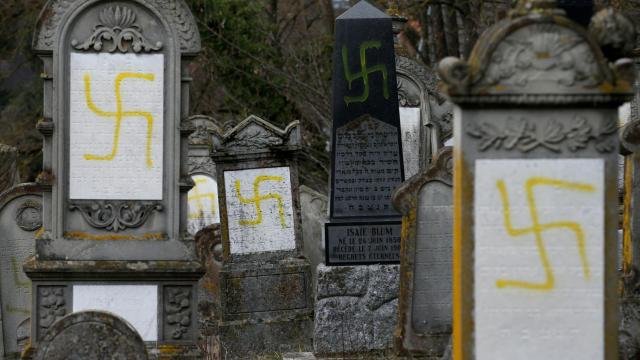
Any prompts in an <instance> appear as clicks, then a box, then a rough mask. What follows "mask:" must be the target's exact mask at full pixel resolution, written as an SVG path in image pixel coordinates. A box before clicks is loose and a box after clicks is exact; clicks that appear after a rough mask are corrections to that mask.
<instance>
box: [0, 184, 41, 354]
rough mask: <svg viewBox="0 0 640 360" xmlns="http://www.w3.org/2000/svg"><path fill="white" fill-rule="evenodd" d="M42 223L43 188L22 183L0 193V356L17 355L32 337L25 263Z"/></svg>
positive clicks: (31, 252)
mask: <svg viewBox="0 0 640 360" xmlns="http://www.w3.org/2000/svg"><path fill="white" fill-rule="evenodd" d="M41 227H42V191H41V190H40V187H39V186H38V185H37V184H34V183H28V184H20V185H16V186H14V187H11V188H10V189H8V190H6V191H4V192H2V193H0V269H1V271H0V306H1V309H0V314H1V315H2V316H0V319H1V321H0V339H1V340H0V358H2V359H17V358H18V357H19V355H20V353H21V352H22V350H23V349H24V346H25V344H26V343H27V342H28V341H29V331H30V324H29V323H30V316H31V281H29V278H27V276H26V275H25V274H24V273H23V272H22V263H24V261H25V260H27V258H28V257H29V256H32V255H33V252H34V243H35V241H34V238H35V234H36V233H37V232H38V231H39V230H40V228H41Z"/></svg>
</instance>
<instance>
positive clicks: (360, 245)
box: [325, 222, 401, 265]
mask: <svg viewBox="0 0 640 360" xmlns="http://www.w3.org/2000/svg"><path fill="white" fill-rule="evenodd" d="M325 231H326V233H327V244H326V246H327V248H326V252H327V265H333V264H343V265H346V264H358V263H394V262H398V261H400V232H401V224H400V223H399V222H379V223H348V224H340V223H333V224H326V230H325Z"/></svg>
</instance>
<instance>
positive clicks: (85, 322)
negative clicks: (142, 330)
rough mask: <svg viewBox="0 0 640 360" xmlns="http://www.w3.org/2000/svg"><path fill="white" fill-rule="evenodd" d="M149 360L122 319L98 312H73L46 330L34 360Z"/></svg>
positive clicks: (144, 350) (142, 343)
mask: <svg viewBox="0 0 640 360" xmlns="http://www.w3.org/2000/svg"><path fill="white" fill-rule="evenodd" d="M45 359H46V360H102V359H109V360H148V356H147V350H146V347H145V344H144V341H143V340H142V338H141V337H140V335H138V333H137V332H136V331H135V330H134V329H133V327H132V326H131V325H129V324H128V323H127V322H126V321H125V320H123V319H121V318H119V317H117V316H115V315H113V314H110V313H107V312H100V311H82V312H76V313H72V314H70V315H67V316H65V317H64V318H62V319H60V320H59V321H57V322H56V323H55V324H53V326H52V327H51V328H50V329H49V330H48V331H47V332H46V334H45V335H44V336H43V338H42V340H40V344H39V346H38V350H37V353H36V356H35V360H45Z"/></svg>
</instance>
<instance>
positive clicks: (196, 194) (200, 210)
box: [187, 179, 216, 219]
mask: <svg viewBox="0 0 640 360" xmlns="http://www.w3.org/2000/svg"><path fill="white" fill-rule="evenodd" d="M195 183H196V186H195V187H194V188H193V195H190V196H188V197H187V199H188V200H189V204H191V203H193V204H194V205H195V211H190V212H189V219H200V218H202V217H203V214H204V204H203V203H202V199H205V200H209V203H210V204H211V214H215V213H216V210H215V207H214V205H215V201H216V194H214V193H205V194H200V190H199V189H198V185H202V184H206V183H207V179H196V180H195Z"/></svg>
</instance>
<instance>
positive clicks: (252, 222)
mask: <svg viewBox="0 0 640 360" xmlns="http://www.w3.org/2000/svg"><path fill="white" fill-rule="evenodd" d="M264 181H284V178H283V177H281V176H266V175H261V176H257V177H256V178H255V180H254V181H253V198H245V197H243V196H242V193H241V191H240V180H236V183H235V185H236V193H237V194H238V199H239V200H240V202H241V203H243V204H254V205H255V207H256V214H257V217H256V218H255V219H254V220H240V221H239V223H240V225H258V224H261V223H262V209H261V207H260V203H261V202H262V201H264V200H269V199H275V200H276V201H278V213H279V215H280V225H281V226H282V227H283V228H285V227H286V224H285V220H284V202H283V201H282V197H281V196H280V195H278V194H266V195H260V190H259V188H260V183H261V182H264Z"/></svg>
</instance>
